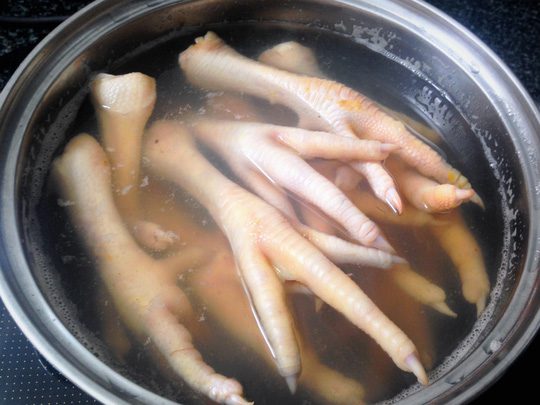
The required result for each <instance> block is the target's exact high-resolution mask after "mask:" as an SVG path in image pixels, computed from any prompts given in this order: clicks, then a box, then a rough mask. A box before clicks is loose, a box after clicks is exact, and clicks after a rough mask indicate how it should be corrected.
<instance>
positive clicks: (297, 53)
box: [259, 42, 484, 210]
mask: <svg viewBox="0 0 540 405" xmlns="http://www.w3.org/2000/svg"><path fill="white" fill-rule="evenodd" d="M259 61H261V62H263V63H265V64H267V65H270V66H274V67H276V68H279V69H283V70H286V71H289V72H292V73H299V74H304V75H308V76H314V77H319V78H322V79H325V78H326V77H325V76H324V74H322V73H321V72H320V69H319V66H318V62H317V59H316V57H315V54H314V52H313V51H312V50H311V49H310V48H307V47H305V46H302V45H300V44H299V43H297V42H285V43H282V44H278V45H276V46H274V47H273V48H270V49H268V50H266V51H265V52H263V53H262V54H261V55H260V56H259ZM379 107H380V108H381V109H382V110H383V111H384V112H386V113H387V114H388V115H394V116H397V117H399V118H404V119H405V120H406V122H408V123H409V124H410V125H411V126H412V127H415V128H419V132H421V133H422V134H427V136H426V137H427V138H428V139H429V140H430V141H433V140H434V139H436V140H438V139H439V138H440V137H439V136H438V135H436V134H434V133H433V130H431V129H429V128H426V127H424V126H423V125H421V124H419V123H417V122H415V121H413V120H411V119H410V118H408V117H406V116H404V115H403V114H400V113H396V112H394V111H390V110H387V109H385V108H384V107H382V106H379ZM388 118H390V117H388ZM401 121H403V119H402V120H401ZM397 122H399V121H397ZM360 132H361V131H360ZM408 135H410V134H408ZM366 136H367V137H369V135H366ZM407 142H408V141H407ZM400 145H401V144H400ZM410 145H413V144H412V143H410ZM425 147H427V148H428V149H429V147H428V146H427V145H425ZM411 150H412V149H411ZM421 151H422V150H420V149H418V152H415V153H419V152H421ZM409 152H410V151H409ZM409 152H407V151H406V150H405V151H402V153H401V157H402V158H403V160H404V161H406V162H407V163H409V164H411V162H410V159H409V160H408V159H407V158H406V157H405V156H404V154H407V153H409ZM422 153H423V152H422ZM432 153H435V154H436V152H435V151H432ZM411 158H413V157H411ZM439 159H440V160H441V161H442V162H444V159H443V158H442V157H440V156H439ZM412 166H415V167H416V168H417V169H418V170H420V172H422V173H423V174H424V175H426V176H428V177H432V176H433V177H434V178H435V179H437V180H438V181H439V182H441V183H443V184H446V183H448V182H450V183H452V185H456V186H458V187H459V188H461V189H470V188H471V187H470V184H469V183H468V181H467V179H465V178H464V177H461V179H460V177H459V176H458V179H460V181H452V179H451V178H450V177H454V176H453V175H449V178H448V179H446V178H445V177H444V175H439V176H437V175H436V174H435V175H433V174H430V173H426V172H423V171H422V168H421V167H419V166H417V165H415V164H412ZM448 167H449V166H448ZM452 170H454V169H452ZM454 172H455V173H457V171H454ZM454 172H451V173H454ZM455 173H454V174H455ZM416 177H417V178H419V179H420V178H421V177H422V176H420V175H417V176H416ZM420 180H422V179H420ZM420 180H418V181H420ZM368 181H369V178H368ZM425 181H427V179H424V182H425ZM397 182H398V183H400V181H399V180H398V181H397ZM370 184H371V181H370ZM372 188H373V185H372ZM440 191H442V189H439V192H440ZM444 191H445V192H446V193H447V194H448V193H451V192H452V189H449V188H448V187H446V189H444ZM461 196H462V197H463V198H462V200H463V199H466V200H468V199H470V200H471V201H472V202H474V203H476V204H478V205H479V206H481V207H483V206H484V204H483V202H482V200H481V199H480V197H479V196H478V195H477V194H475V193H474V192H472V193H471V196H469V195H468V194H464V193H463V192H462V193H461ZM437 198H438V199H440V198H441V196H440V195H439V196H437ZM445 198H448V197H445ZM435 201H438V200H437V199H436V200H435ZM411 202H412V203H413V204H414V201H411ZM443 209H444V208H443ZM440 210H442V209H440Z"/></svg>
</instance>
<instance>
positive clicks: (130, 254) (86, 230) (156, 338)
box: [53, 135, 248, 405]
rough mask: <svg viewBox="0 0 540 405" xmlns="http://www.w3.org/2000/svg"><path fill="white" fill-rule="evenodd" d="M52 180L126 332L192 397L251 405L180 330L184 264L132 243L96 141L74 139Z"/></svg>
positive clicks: (186, 310)
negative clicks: (157, 356)
mask: <svg viewBox="0 0 540 405" xmlns="http://www.w3.org/2000/svg"><path fill="white" fill-rule="evenodd" d="M53 176H54V178H55V179H56V180H57V182H58V184H59V188H60V193H61V195H62V197H63V198H66V199H69V200H70V201H73V202H74V204H73V205H71V206H70V207H69V213H70V215H71V218H72V220H73V223H74V226H75V228H76V230H77V231H78V232H79V233H80V236H81V237H82V239H83V240H84V242H85V245H86V246H87V248H88V249H89V251H90V252H91V253H92V255H93V256H94V257H95V259H96V260H97V265H98V268H99V272H100V274H101V277H102V279H103V281H104V283H105V285H106V286H107V289H108V290H109V292H110V295H111V296H112V298H113V300H114V304H115V306H116V309H117V310H118V312H119V314H120V317H121V318H122V320H123V321H124V323H125V324H126V325H127V327H128V328H129V329H130V330H131V331H132V332H133V333H134V334H135V335H137V336H138V337H139V338H140V339H141V340H144V339H145V338H146V337H149V338H150V339H151V341H152V342H153V343H154V344H155V345H156V347H157V348H158V350H159V351H160V352H161V354H162V355H163V356H164V357H165V358H166V359H167V361H168V362H169V364H170V366H171V367H172V369H173V370H174V371H175V372H176V373H177V374H178V375H179V376H181V377H182V378H183V379H184V380H185V381H186V382H187V383H188V384H189V385H190V386H191V387H192V388H194V389H195V390H197V391H199V392H201V393H203V394H205V395H207V396H208V397H209V398H211V399H212V400H214V401H217V402H220V403H223V404H230V405H245V404H248V402H247V401H246V400H245V399H243V398H242V387H241V385H240V384H239V383H238V382H237V381H236V380H233V379H229V378H226V377H224V376H222V375H220V374H217V373H216V372H215V371H214V370H213V369H212V368H211V367H209V366H208V365H207V364H206V363H204V361H203V359H202V357H201V355H200V353H199V352H198V351H197V349H195V347H194V346H193V343H192V341H191V336H190V334H189V332H188V330H187V329H186V328H185V327H184V326H183V325H182V324H181V323H179V321H180V322H182V320H183V319H187V318H189V317H190V314H191V306H190V304H189V301H188V300H187V297H186V296H185V295H184V293H183V292H182V290H180V289H179V288H178V287H176V285H175V281H176V276H175V274H176V273H177V272H178V271H181V270H182V268H181V267H180V268H179V263H182V262H184V264H183V265H184V269H185V268H186V267H185V266H186V263H185V258H184V257H183V256H179V257H178V258H171V259H168V260H164V261H156V260H154V259H152V258H151V257H150V256H148V255H147V254H146V253H145V252H144V251H143V250H141V249H140V248H139V246H138V245H137V244H136V243H135V241H134V240H133V239H132V237H131V235H130V234H129V232H128V231H127V229H126V228H125V227H124V225H123V223H122V219H121V218H120V215H119V213H118V211H117V209H116V207H115V205H114V201H113V195H112V192H111V168H110V166H109V162H108V159H107V156H106V154H105V152H104V151H103V149H102V148H101V147H100V146H99V144H98V143H97V141H96V140H95V139H94V138H92V137H90V136H89V135H79V136H77V137H75V138H74V139H72V140H71V141H70V142H69V143H68V145H67V146H66V149H65V151H64V154H63V155H62V156H61V157H59V158H58V159H56V160H55V162H54V164H53ZM179 254H180V255H183V254H184V251H180V253H179ZM176 259H179V260H180V261H178V260H176ZM189 265H191V266H193V265H197V263H196V262H195V263H193V262H192V261H191V263H189ZM173 269H174V271H172V270H173Z"/></svg>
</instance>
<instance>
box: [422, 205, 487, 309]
mask: <svg viewBox="0 0 540 405" xmlns="http://www.w3.org/2000/svg"><path fill="white" fill-rule="evenodd" d="M445 217H448V218H447V219H448V220H449V222H448V224H446V225H443V226H432V227H431V231H432V232H433V234H434V235H435V237H436V238H437V239H438V240H439V243H440V245H441V247H442V248H443V249H444V251H446V253H447V254H448V256H449V257H450V259H451V260H452V262H453V263H454V265H455V266H456V269H457V271H458V273H459V277H460V279H461V285H462V290H463V296H464V297H465V299H466V300H467V302H470V303H471V304H475V305H476V313H477V315H478V316H480V314H481V313H482V312H483V311H484V309H485V307H486V301H487V298H488V294H489V290H490V284H489V278H488V275H487V271H486V265H485V263H484V258H483V257H482V250H481V249H480V246H479V245H478V242H477V241H476V239H475V238H474V236H473V234H472V233H471V232H470V231H469V229H468V228H467V225H466V224H465V222H464V220H463V218H462V216H461V215H460V213H459V212H456V211H454V212H451V213H449V214H445Z"/></svg>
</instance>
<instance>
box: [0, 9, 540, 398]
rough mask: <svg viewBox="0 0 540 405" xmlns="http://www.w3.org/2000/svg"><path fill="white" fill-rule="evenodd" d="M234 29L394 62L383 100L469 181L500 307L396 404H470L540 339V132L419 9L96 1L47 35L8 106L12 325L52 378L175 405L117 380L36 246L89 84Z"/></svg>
mask: <svg viewBox="0 0 540 405" xmlns="http://www.w3.org/2000/svg"><path fill="white" fill-rule="evenodd" d="M231 24H243V25H244V26H246V27H250V28H249V29H251V30H255V31H256V30H258V29H267V30H268V29H278V30H279V29H281V30H286V31H288V32H302V33H303V34H302V35H304V36H306V37H309V36H317V35H318V34H320V33H324V34H325V35H330V36H331V37H332V36H333V37H334V38H336V40H337V39H339V40H340V41H344V42H343V43H347V44H348V45H347V46H348V48H347V49H348V51H349V52H350V55H348V56H350V60H349V62H347V63H344V64H343V69H350V67H351V66H355V63H357V62H358V60H356V59H355V58H356V56H355V55H356V52H357V51H358V52H359V54H365V52H364V51H365V50H366V48H367V49H370V50H371V51H373V55H377V57H383V58H386V59H385V60H391V61H393V63H394V64H395V67H396V69H395V72H396V73H395V77H389V78H388V82H389V87H391V88H393V89H394V93H395V94H397V95H399V97H403V98H404V99H406V100H409V101H410V103H409V104H410V105H414V106H415V109H416V114H418V115H420V116H424V117H426V118H427V119H429V121H431V122H432V123H434V124H435V125H436V126H437V127H438V129H440V131H441V132H442V134H443V135H444V138H445V142H446V145H447V147H448V149H447V150H448V151H449V153H450V158H451V159H452V160H454V161H456V162H458V163H459V165H460V166H461V167H462V168H464V171H465V172H467V173H471V174H472V175H471V176H470V179H471V181H472V183H473V184H474V185H475V187H476V188H477V190H478V191H479V192H480V194H481V195H482V197H483V198H484V199H485V201H486V203H487V205H488V210H487V211H486V212H489V213H491V214H486V215H488V217H487V218H484V220H487V221H488V222H489V223H491V224H493V231H495V232H494V233H495V235H494V236H492V237H491V239H490V240H491V241H492V242H493V244H494V245H493V246H494V247H495V248H494V249H492V250H493V257H492V258H490V260H489V261H490V263H491V264H492V265H493V266H495V267H494V269H497V272H496V274H495V271H494V272H493V277H492V282H493V285H494V290H493V292H492V294H491V297H490V304H489V306H488V309H487V310H486V312H485V313H484V315H483V316H482V317H481V318H480V320H479V321H478V322H477V323H476V325H475V327H474V329H473V331H472V332H471V334H470V335H469V336H468V337H467V338H466V339H465V340H464V341H463V343H462V344H461V345H460V347H458V348H456V349H455V351H454V352H453V353H452V354H451V355H450V356H449V357H448V359H447V361H446V362H445V363H444V364H443V365H441V366H440V367H439V368H438V369H437V370H435V371H434V372H433V373H432V375H431V379H432V384H431V385H430V386H428V387H425V388H420V387H418V386H413V387H412V388H410V389H409V390H407V391H406V392H403V393H402V394H400V395H398V397H396V398H394V399H393V400H402V401H403V403H411V404H412V403H427V402H444V403H449V402H450V403H452V402H453V403H461V402H463V401H465V400H467V399H470V398H471V397H473V396H474V395H476V394H477V393H479V392H480V391H481V390H483V389H485V388H486V387H487V385H488V384H489V383H490V382H492V381H494V380H495V379H496V378H497V377H498V376H499V375H500V374H501V373H502V372H503V371H504V369H505V368H506V367H507V366H508V365H509V364H510V363H511V362H512V361H513V360H514V358H515V357H516V356H517V355H518V354H519V352H520V351H521V350H523V348H524V347H525V346H526V345H527V343H528V342H529V341H530V340H531V338H532V337H533V335H534V333H535V332H536V330H537V328H538V326H539V325H540V311H539V308H540V306H539V304H540V295H539V294H537V293H536V291H537V290H538V287H539V285H540V280H539V275H538V271H539V269H540V266H539V260H540V233H539V229H538V224H539V223H540V222H539V210H540V166H539V162H538V158H537V157H538V156H540V140H539V138H538V134H539V133H540V117H539V114H538V111H536V109H535V107H534V105H533V103H532V101H531V99H530V98H529V97H528V95H527V94H526V92H525V91H524V90H523V88H522V86H521V85H520V84H519V83H518V81H517V80H516V79H515V77H514V76H513V75H512V74H511V73H510V71H509V70H508V69H507V68H506V67H505V66H504V65H503V64H502V62H501V61H500V60H499V59H498V58H497V57H496V56H495V55H494V54H493V53H492V52H491V51H490V50H489V49H487V48H486V47H485V46H484V45H483V44H482V43H481V42H480V41H479V40H478V39H476V38H475V37H474V36H473V35H472V34H470V33H469V32H468V31H467V30H465V29H464V28H463V27H461V26H459V25H458V24H457V23H455V22H454V21H452V20H450V19H449V18H448V17H447V16H445V15H443V14H441V13H440V12H438V11H437V10H435V9H433V8H431V7H429V6H427V5H426V4H424V3H422V2H419V1H415V0H408V1H400V2H398V1H390V0H377V1H376V0H365V1H360V0H358V1H354V0H350V1H345V0H336V1H322V0H318V1H306V0H301V1H287V0H262V1H247V0H200V1H173V0H147V1H143V0H137V1H129V2H128V1H120V2H119V1H114V0H100V1H97V2H95V3H93V4H91V5H90V6H88V7H87V8H85V9H84V10H82V11H81V12H79V13H77V14H76V15H75V16H73V17H72V18H70V19H69V20H68V21H66V22H65V23H64V24H62V25H61V26H60V27H58V28H57V29H56V30H55V31H53V33H51V35H49V36H48V37H47V38H46V39H45V40H44V41H43V42H42V43H41V44H40V45H39V46H38V47H37V48H36V49H35V50H34V51H33V52H32V53H31V54H30V55H29V56H28V58H27V59H26V60H25V61H24V63H23V64H22V65H21V66H20V67H19V69H18V70H17V72H16V73H15V75H14V76H13V77H12V79H11V80H10V82H9V83H8V85H7V86H6V87H5V90H4V91H3V93H2V95H1V98H0V104H1V110H0V189H1V195H2V197H1V198H2V202H1V205H0V265H1V268H2V273H1V274H0V293H1V296H2V298H3V300H4V302H5V304H6V306H7V307H8V309H9V311H10V313H11V314H12V315H13V317H14V318H15V320H16V322H17V324H18V325H19V326H20V327H21V329H22V330H23V332H24V333H25V334H26V335H27V336H28V338H29V339H30V340H31V342H32V343H33V344H34V345H35V346H36V347H37V348H38V350H39V351H40V352H41V353H42V354H43V355H44V356H45V357H46V358H47V359H48V360H49V361H50V362H51V363H52V364H53V365H54V366H55V367H56V368H57V369H58V370H60V371H61V372H62V373H63V374H64V375H66V376H67V377H68V378H69V379H70V380H72V381H73V382H74V383H75V384H77V385H78V386H80V387H81V388H82V389H84V390H85V391H87V392H88V393H90V394H91V395H92V396H94V397H95V398H97V399H98V400H100V401H103V402H105V403H115V404H118V403H131V404H133V403H166V402H167V400H166V399H164V398H162V397H160V396H158V395H157V394H155V393H152V392H150V391H149V390H148V389H145V388H143V387H142V386H140V385H137V384H136V383H134V382H132V381H130V380H129V379H128V378H126V377H125V375H128V376H129V375H130V373H129V371H125V370H120V369H118V368H115V366H114V363H113V362H112V361H110V360H109V359H108V358H107V356H106V355H105V356H104V355H103V354H102V353H104V351H103V350H105V349H103V350H102V349H101V347H100V342H99V341H98V340H96V339H95V338H93V337H92V334H91V333H89V331H88V330H87V329H86V328H85V327H84V325H81V324H80V322H79V321H78V316H77V310H76V309H75V308H73V307H72V306H70V305H69V304H68V302H69V300H66V296H67V295H68V294H67V293H68V291H66V289H68V287H69V286H66V285H65V283H63V281H62V279H61V277H60V276H59V275H58V271H57V270H56V266H55V260H54V258H53V257H51V255H52V253H51V252H52V248H51V247H50V246H48V245H47V243H46V242H44V240H43V238H42V236H43V234H44V233H46V232H47V230H46V229H43V227H44V222H43V218H42V217H40V215H39V201H40V197H41V195H42V193H43V191H44V189H45V187H46V175H47V168H48V165H49V163H50V162H51V159H52V157H53V156H54V153H55V152H57V151H58V149H59V147H60V146H61V145H62V144H63V143H64V142H65V136H66V135H67V134H69V133H70V129H71V125H72V123H73V121H74V119H75V117H76V115H77V113H78V112H79V110H80V109H81V108H84V100H85V98H86V95H87V93H88V89H87V84H88V81H89V79H90V78H91V76H92V74H93V73H94V72H97V71H103V70H111V69H114V68H115V66H118V65H119V64H122V63H125V62H126V61H127V60H129V59H130V58H133V57H135V56H136V55H138V54H140V53H141V52H144V51H145V50H146V49H149V48H151V47H153V46H158V45H159V44H161V43H164V42H166V41H170V40H178V41H185V42H186V41H188V39H191V38H192V37H193V36H194V35H195V34H197V33H201V32H203V31H206V30H207V28H212V29H217V30H219V29H220V27H223V26H225V25H231ZM186 43H187V42H186ZM361 50H363V53H362V52H360V51H361ZM364 62H366V63H367V64H368V65H369V63H371V62H370V61H364ZM357 66H358V65H357ZM360 79H361V78H357V79H354V78H353V79H351V80H352V83H351V84H353V85H354V84H355V83H354V81H355V80H360ZM377 90H378V89H376V88H373V89H371V91H372V92H376V91H377ZM367 91H368V93H369V91H370V88H369V86H367ZM105 351H106V350H105ZM96 354H97V355H99V356H100V358H101V359H100V358H98V357H96ZM102 360H103V361H102ZM110 366H112V367H110ZM123 374H124V375H123Z"/></svg>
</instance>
